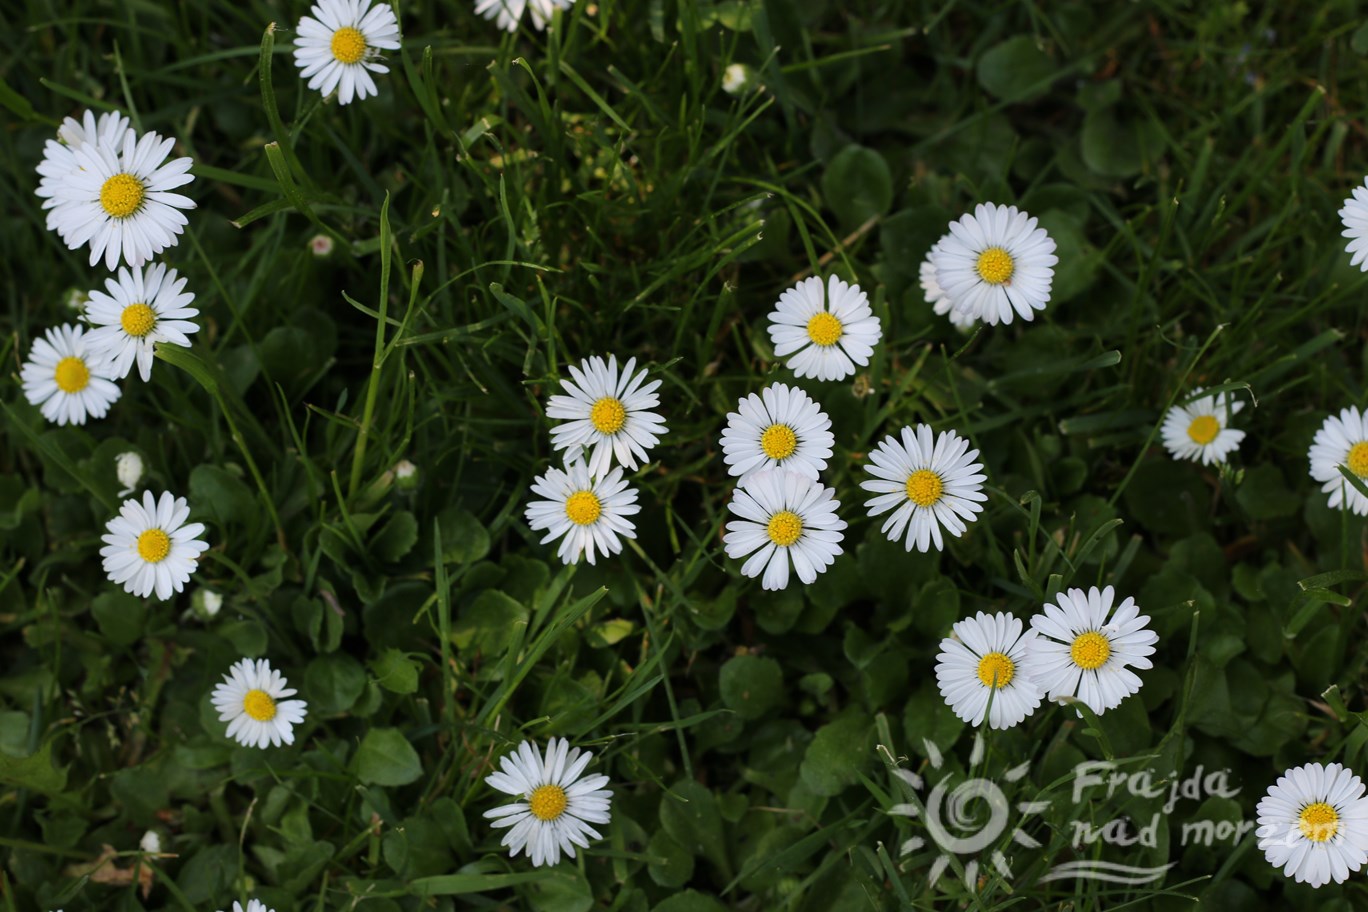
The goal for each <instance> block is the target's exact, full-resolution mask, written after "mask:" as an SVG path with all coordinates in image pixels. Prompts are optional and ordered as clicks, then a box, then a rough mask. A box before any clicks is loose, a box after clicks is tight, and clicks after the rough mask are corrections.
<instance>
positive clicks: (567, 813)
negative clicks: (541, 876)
mask: <svg viewBox="0 0 1368 912" xmlns="http://www.w3.org/2000/svg"><path fill="white" fill-rule="evenodd" d="M593 758H594V755H593V754H592V753H590V752H589V751H581V750H580V749H579V748H578V747H571V746H570V742H568V741H566V740H565V739H564V738H552V739H551V740H550V741H549V742H548V743H547V745H546V755H545V756H544V757H543V756H542V752H541V751H540V750H539V749H538V748H537V746H536V745H535V744H533V743H532V742H530V741H524V742H522V743H521V744H519V745H518V749H517V750H516V751H514V752H513V753H511V754H504V755H503V756H502V757H500V758H499V771H498V772H494V773H490V774H489V775H488V776H487V777H485V782H487V783H488V784H489V786H490V787H491V788H494V789H497V790H499V791H501V792H503V793H504V794H506V795H515V796H517V798H518V800H517V801H515V802H513V803H512V804H505V805H502V806H500V807H496V808H494V809H493V810H490V811H485V812H484V816H485V819H487V820H493V821H494V822H493V824H491V825H492V826H493V827H494V828H495V829H503V828H505V827H507V828H509V829H508V832H507V833H505V834H504V837H503V841H502V842H501V843H500V844H501V845H504V846H507V847H508V849H509V852H508V855H509V857H510V858H517V857H518V855H519V854H522V853H526V855H527V857H528V858H530V859H532V867H534V868H538V867H541V866H542V865H553V864H555V863H557V862H558V861H560V857H561V853H562V852H564V853H565V854H566V856H567V857H569V858H574V857H575V846H579V847H580V848H582V849H587V848H588V847H589V840H590V839H602V838H603V836H602V834H600V833H599V831H598V830H596V829H594V827H593V826H592V824H599V825H603V824H606V823H608V821H609V814H608V806H609V803H610V802H611V801H612V800H613V793H612V792H610V791H608V790H607V789H605V788H604V786H605V785H607V784H608V777H607V776H604V775H602V774H600V775H596V776H584V769H585V767H587V766H588V765H589V761H590V760H592V759H593Z"/></svg>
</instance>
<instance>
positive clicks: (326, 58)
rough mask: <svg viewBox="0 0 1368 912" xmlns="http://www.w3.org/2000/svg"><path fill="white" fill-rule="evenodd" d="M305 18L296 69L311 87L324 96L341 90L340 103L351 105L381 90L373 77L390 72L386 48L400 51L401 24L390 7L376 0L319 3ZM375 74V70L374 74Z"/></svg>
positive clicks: (296, 56) (320, 0) (338, 100)
mask: <svg viewBox="0 0 1368 912" xmlns="http://www.w3.org/2000/svg"><path fill="white" fill-rule="evenodd" d="M309 12H311V13H313V15H312V16H304V17H302V18H301V19H300V20H299V37H298V38H296V39H295V52H294V58H295V66H297V67H299V75H300V76H302V77H303V78H305V79H307V80H309V88H311V89H317V90H318V91H319V92H321V93H323V95H325V96H326V95H331V94H332V91H333V89H337V103H338V104H351V100H352V99H353V98H356V99H357V100H358V101H359V100H361V99H363V98H365V97H366V96H368V95H376V94H378V93H379V90H378V89H377V88H376V87H375V80H374V79H372V78H371V75H370V74H371V73H388V72H389V67H387V66H385V65H384V64H383V63H381V62H380V59H381V58H380V52H381V51H382V50H387V51H393V50H397V49H398V48H399V20H398V19H396V18H395V16H394V8H393V7H391V6H390V5H389V4H388V3H377V4H375V6H371V0H319V2H318V3H315V4H314V5H313V6H312V7H310V8H309ZM368 71H369V72H368Z"/></svg>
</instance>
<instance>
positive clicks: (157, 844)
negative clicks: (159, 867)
mask: <svg viewBox="0 0 1368 912" xmlns="http://www.w3.org/2000/svg"><path fill="white" fill-rule="evenodd" d="M138 848H140V849H142V850H143V851H144V852H146V853H147V854H149V855H158V854H160V853H161V837H160V836H158V835H157V831H156V830H148V831H147V832H146V833H143V837H142V840H141V841H139V842H138Z"/></svg>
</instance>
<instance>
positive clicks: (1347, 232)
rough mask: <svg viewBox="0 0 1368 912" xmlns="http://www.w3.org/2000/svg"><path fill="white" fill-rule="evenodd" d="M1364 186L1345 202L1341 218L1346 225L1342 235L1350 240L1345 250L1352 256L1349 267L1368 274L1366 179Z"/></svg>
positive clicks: (1367, 189) (1367, 180)
mask: <svg viewBox="0 0 1368 912" xmlns="http://www.w3.org/2000/svg"><path fill="white" fill-rule="evenodd" d="M1363 184H1364V186H1362V187H1355V188H1354V191H1353V195H1352V196H1350V197H1349V198H1348V199H1347V200H1345V201H1344V208H1343V209H1341V210H1340V211H1339V217H1340V221H1341V222H1343V223H1344V231H1343V232H1342V234H1343V235H1344V236H1345V237H1347V238H1348V239H1349V244H1348V246H1346V247H1345V248H1344V249H1345V252H1347V253H1348V254H1349V255H1350V259H1349V265H1350V266H1357V267H1358V268H1359V269H1361V270H1363V271H1364V272H1368V178H1364V180H1363Z"/></svg>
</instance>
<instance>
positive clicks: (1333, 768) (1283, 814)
mask: <svg viewBox="0 0 1368 912" xmlns="http://www.w3.org/2000/svg"><path fill="white" fill-rule="evenodd" d="M1363 792H1364V788H1363V782H1362V781H1360V779H1359V777H1358V776H1355V775H1354V773H1353V771H1352V770H1350V769H1347V768H1346V767H1343V766H1341V765H1339V764H1338V763H1331V764H1329V765H1327V766H1321V765H1320V764H1319V763H1308V764H1306V765H1304V766H1298V767H1294V768H1293V769H1290V770H1288V771H1287V772H1285V773H1283V774H1282V775H1281V776H1279V777H1278V782H1277V784H1276V785H1273V786H1271V787H1270V788H1269V789H1268V794H1267V795H1265V796H1264V797H1263V798H1261V799H1260V800H1259V804H1258V807H1256V808H1255V809H1254V813H1255V815H1256V816H1257V818H1258V822H1259V828H1258V830H1257V831H1255V834H1254V835H1255V836H1257V837H1258V840H1259V848H1261V849H1263V853H1264V857H1265V858H1267V859H1268V863H1269V864H1271V865H1273V866H1274V867H1275V868H1282V871H1283V874H1285V875H1286V876H1288V877H1291V878H1294V879H1295V880H1297V881H1299V882H1301V883H1306V884H1310V885H1311V886H1313V887H1321V886H1324V885H1325V884H1327V883H1329V882H1330V881H1332V880H1333V881H1334V882H1335V883H1344V881H1345V880H1347V879H1348V877H1349V875H1350V874H1351V873H1352V872H1354V871H1357V870H1359V869H1360V868H1362V867H1363V866H1364V864H1365V863H1368V798H1364V797H1363Z"/></svg>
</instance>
